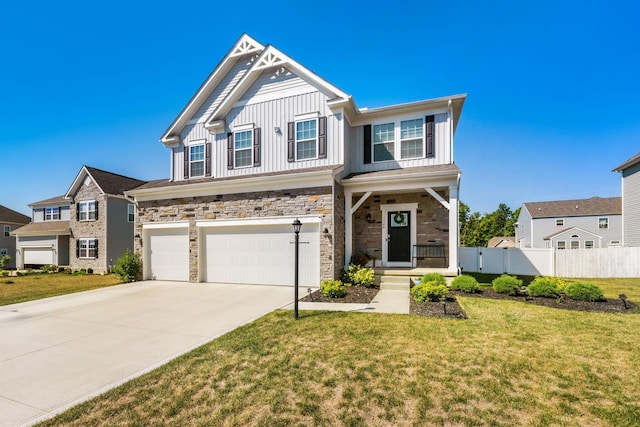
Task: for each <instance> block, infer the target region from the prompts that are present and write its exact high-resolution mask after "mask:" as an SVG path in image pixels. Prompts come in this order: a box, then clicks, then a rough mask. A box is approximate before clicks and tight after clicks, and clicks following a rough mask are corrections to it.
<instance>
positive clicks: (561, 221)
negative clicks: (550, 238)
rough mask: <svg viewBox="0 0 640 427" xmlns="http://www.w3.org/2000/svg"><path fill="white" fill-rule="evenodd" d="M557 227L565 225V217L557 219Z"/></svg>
mask: <svg viewBox="0 0 640 427" xmlns="http://www.w3.org/2000/svg"><path fill="white" fill-rule="evenodd" d="M556 227H564V218H558V219H556Z"/></svg>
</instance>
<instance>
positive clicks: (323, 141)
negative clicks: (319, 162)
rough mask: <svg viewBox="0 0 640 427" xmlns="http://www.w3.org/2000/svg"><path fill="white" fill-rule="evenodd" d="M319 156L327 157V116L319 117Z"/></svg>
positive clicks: (321, 157) (320, 157)
mask: <svg viewBox="0 0 640 427" xmlns="http://www.w3.org/2000/svg"><path fill="white" fill-rule="evenodd" d="M318 158H319V159H326V158H327V117H326V116H322V117H319V118H318Z"/></svg>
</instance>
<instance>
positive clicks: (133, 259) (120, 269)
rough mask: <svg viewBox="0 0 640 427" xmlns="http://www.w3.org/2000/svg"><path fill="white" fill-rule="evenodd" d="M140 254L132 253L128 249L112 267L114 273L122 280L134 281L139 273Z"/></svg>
mask: <svg viewBox="0 0 640 427" xmlns="http://www.w3.org/2000/svg"><path fill="white" fill-rule="evenodd" d="M140 266H141V263H140V256H139V255H138V254H132V253H131V251H130V250H129V249H127V250H126V251H125V253H124V254H122V256H121V257H120V258H118V260H117V261H116V265H115V266H114V267H113V272H114V273H115V275H116V276H117V277H118V278H119V279H120V280H122V281H123V282H134V281H136V280H137V279H138V274H139V273H140Z"/></svg>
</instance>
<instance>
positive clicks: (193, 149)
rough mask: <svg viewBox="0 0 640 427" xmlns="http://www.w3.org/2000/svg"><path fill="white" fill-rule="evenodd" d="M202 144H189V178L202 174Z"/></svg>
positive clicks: (203, 155) (203, 152) (203, 153)
mask: <svg viewBox="0 0 640 427" xmlns="http://www.w3.org/2000/svg"><path fill="white" fill-rule="evenodd" d="M204 157H205V151H204V144H198V145H191V146H189V176H190V177H191V178H196V177H201V176H204Z"/></svg>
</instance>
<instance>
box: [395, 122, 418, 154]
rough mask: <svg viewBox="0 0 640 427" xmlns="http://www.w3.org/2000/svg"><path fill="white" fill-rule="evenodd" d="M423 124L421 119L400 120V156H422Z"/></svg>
mask: <svg viewBox="0 0 640 427" xmlns="http://www.w3.org/2000/svg"><path fill="white" fill-rule="evenodd" d="M423 141H424V126H423V123H422V119H414V120H404V121H402V122H400V158H401V159H413V158H415V157H422V152H423V146H424V144H423Z"/></svg>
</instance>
